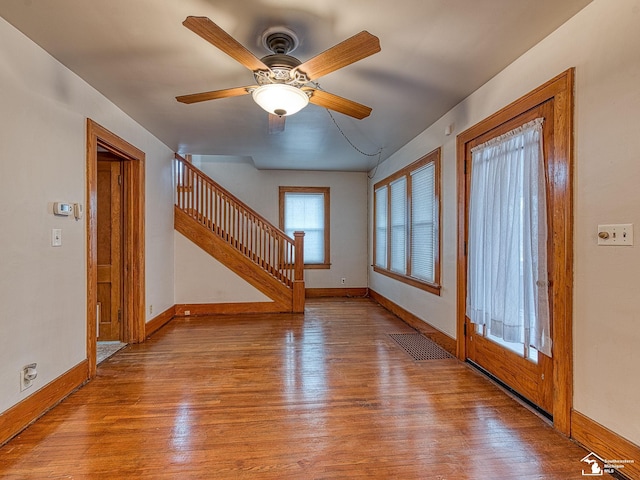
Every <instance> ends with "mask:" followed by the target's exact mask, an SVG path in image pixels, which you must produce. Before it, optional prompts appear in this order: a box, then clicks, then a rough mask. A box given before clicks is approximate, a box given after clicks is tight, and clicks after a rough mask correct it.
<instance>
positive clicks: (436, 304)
mask: <svg viewBox="0 0 640 480" xmlns="http://www.w3.org/2000/svg"><path fill="white" fill-rule="evenodd" d="M638 25H640V0H615V1H611V0H595V1H594V2H593V3H592V4H590V5H589V6H587V7H586V8H585V9H584V10H582V11H581V12H580V13H578V14H577V15H576V16H575V17H574V18H573V19H571V20H570V21H569V22H567V23H566V24H565V25H563V26H562V27H561V28H559V29H558V30H557V31H556V32H554V33H553V34H552V35H550V36H549V37H548V38H546V39H545V40H544V41H542V42H541V43H540V44H538V45H537V46H536V47H534V48H533V49H531V50H530V51H529V52H527V53H526V54H525V55H523V56H522V57H521V58H520V59H518V60H517V61H516V62H514V63H513V64H512V65H510V66H509V67H508V68H506V69H505V70H504V71H503V72H501V73H500V74H499V75H497V76H496V77H494V78H493V79H492V80H491V81H489V82H488V83H487V84H485V85H484V86H483V87H482V88H480V89H479V90H478V91H476V92H475V93H473V94H472V95H471V96H470V97H468V98H467V99H466V100H465V101H463V102H462V103H461V104H459V105H458V106H456V107H455V108H454V109H452V110H451V111H450V112H448V113H447V114H446V115H445V116H444V117H443V118H441V119H440V120H439V121H438V122H437V123H436V124H434V125H433V126H431V127H430V128H428V129H427V130H425V131H424V132H423V133H422V134H420V135H419V136H418V137H416V138H415V139H414V140H412V141H411V142H410V143H409V144H407V145H406V146H405V147H404V148H403V149H401V150H400V151H399V152H397V153H396V154H395V155H393V156H392V157H391V158H390V159H389V160H387V162H385V163H384V164H383V165H381V166H380V168H379V169H378V171H377V173H376V176H375V178H374V180H372V181H370V182H369V193H370V195H369V201H371V191H372V186H373V183H375V182H376V181H378V180H380V179H382V178H384V177H385V176H387V175H388V174H390V173H392V172H394V171H396V170H398V169H399V168H401V167H403V166H404V165H406V164H408V163H410V162H411V161H413V160H415V159H417V158H418V157H420V156H421V155H423V154H425V153H427V152H429V151H431V150H433V149H434V148H436V147H438V146H440V145H442V146H443V165H442V166H443V178H442V187H443V188H442V190H443V206H442V207H443V208H442V228H443V262H442V268H443V270H442V283H443V291H442V296H441V297H437V296H434V295H430V294H428V293H424V292H420V291H417V290H416V289H413V288H411V287H407V286H405V285H403V284H400V283H398V282H394V281H393V280H390V279H387V278H386V277H383V276H381V275H378V274H376V273H374V272H370V275H371V278H370V285H371V288H373V289H374V290H376V291H378V292H380V293H381V294H382V295H385V296H387V297H388V298H390V299H391V300H393V301H395V302H396V303H399V304H400V305H402V306H403V307H405V308H406V309H408V310H410V311H412V312H413V313H415V314H416V315H418V316H419V317H421V318H423V319H425V320H426V321H428V322H430V323H432V324H433V325H434V326H436V327H438V328H440V329H441V330H443V331H444V332H446V333H448V334H450V335H452V336H454V335H455V321H456V319H455V313H456V312H455V304H454V302H455V288H456V275H455V262H456V258H455V253H456V252H455V250H456V241H455V238H456V228H457V227H456V176H455V134H458V133H460V132H461V131H463V130H465V129H467V128H469V127H470V126H472V125H474V124H476V123H477V122H479V121H480V120H482V119H484V118H485V117H487V116H489V115H490V114H492V113H494V112H495V111H497V110H499V109H500V108H502V107H504V106H506V105H507V104H509V103H510V102H512V101H514V100H516V99H517V98H519V97H521V96H522V95H524V94H526V93H527V92H529V91H531V90H533V89H534V88H535V87H537V86H539V85H540V84H542V83H544V82H546V81H547V80H550V79H551V78H553V77H554V76H556V75H557V74H559V73H561V72H563V71H564V70H566V69H567V68H569V67H573V66H575V67H576V106H575V140H576V144H575V145H576V148H575V172H574V188H575V198H574V208H575V218H574V222H575V228H574V238H575V244H574V256H575V262H574V271H575V284H574V319H573V322H574V369H575V372H574V407H575V409H576V410H578V411H580V412H581V413H583V414H585V415H587V416H588V417H590V418H591V419H593V420H595V421H597V422H599V423H600V424H602V425H604V426H605V427H607V428H609V429H611V430H613V431H614V432H616V433H618V434H619V435H621V436H623V437H625V438H627V439H628V440H630V441H632V442H634V443H636V444H640V416H639V415H638V411H637V406H638V405H640V375H639V374H638V372H639V371H640V349H639V348H638V345H640V294H639V292H640V289H639V287H640V279H639V276H638V272H640V241H636V245H635V246H633V247H598V246H597V244H596V241H597V237H596V228H597V225H598V224H606V223H633V224H634V225H635V228H636V235H637V237H636V238H640V207H639V205H640V188H638V185H637V184H638V179H639V178H640V153H639V152H640V113H639V112H640V28H638ZM449 124H454V125H455V130H454V134H453V135H451V136H450V137H447V136H445V135H444V129H445V127H446V126H447V125H449ZM371 221H372V220H371V218H370V220H369V223H370V225H371Z"/></svg>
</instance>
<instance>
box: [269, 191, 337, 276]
mask: <svg viewBox="0 0 640 480" xmlns="http://www.w3.org/2000/svg"><path fill="white" fill-rule="evenodd" d="M280 228H281V229H282V230H284V232H285V233H286V234H287V235H289V236H290V237H293V232H296V231H303V232H304V265H305V268H330V265H331V263H330V261H329V187H280Z"/></svg>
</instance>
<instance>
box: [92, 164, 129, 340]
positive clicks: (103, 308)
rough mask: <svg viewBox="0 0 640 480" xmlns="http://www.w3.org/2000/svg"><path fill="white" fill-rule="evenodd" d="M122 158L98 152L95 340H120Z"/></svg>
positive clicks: (121, 297)
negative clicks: (96, 324)
mask: <svg viewBox="0 0 640 480" xmlns="http://www.w3.org/2000/svg"><path fill="white" fill-rule="evenodd" d="M122 179H123V174H122V162H121V161H120V160H119V159H118V158H117V157H115V156H114V155H112V154H110V153H98V182H97V183H98V189H97V215H96V217H97V223H98V245H97V247H98V248H97V253H98V289H97V297H98V298H97V299H98V332H97V334H98V335H97V337H98V341H110V340H111V341H115V340H122V315H123V301H122V300H123V295H122V286H123V274H122V273H123V272H122V265H123V260H122V253H123V248H122V241H123V228H122V225H123V221H122V218H123V215H122V211H123V208H122V207H123V202H122V191H123V188H122Z"/></svg>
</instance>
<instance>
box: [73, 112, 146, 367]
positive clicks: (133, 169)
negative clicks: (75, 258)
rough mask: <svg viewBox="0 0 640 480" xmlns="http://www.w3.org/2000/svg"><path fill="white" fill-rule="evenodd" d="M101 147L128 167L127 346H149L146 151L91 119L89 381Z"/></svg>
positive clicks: (92, 358) (92, 357) (93, 348)
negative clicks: (142, 344)
mask: <svg viewBox="0 0 640 480" xmlns="http://www.w3.org/2000/svg"><path fill="white" fill-rule="evenodd" d="M98 147H102V148H104V149H106V150H108V151H109V152H111V153H113V154H114V155H117V156H118V157H120V158H121V159H122V162H123V179H124V181H123V184H124V185H123V187H124V188H123V204H124V205H125V206H126V207H125V212H124V216H123V229H124V232H123V247H124V254H123V263H124V264H123V273H124V275H123V276H124V278H123V295H124V298H125V302H124V312H123V313H124V314H123V330H122V335H123V338H122V340H123V341H124V342H125V343H139V342H142V341H144V335H145V269H144V265H145V254H144V246H145V232H144V223H145V214H144V213H145V202H144V199H145V197H144V195H145V193H144V162H145V154H144V152H143V151H141V150H139V149H138V148H136V147H134V146H133V145H131V144H130V143H128V142H126V141H125V140H123V139H122V138H120V137H119V136H117V135H115V134H114V133H112V132H110V131H108V130H107V129H105V128H104V127H102V126H101V125H99V124H98V123H96V122H94V121H93V120H91V119H90V118H88V119H87V167H86V168H87V171H86V176H87V179H86V181H87V198H86V209H85V211H86V218H87V220H86V228H87V361H88V363H89V378H93V377H95V375H96V348H97V347H96V342H97V340H96V321H97V312H96V309H97V303H98V300H97V298H98V295H97V286H98V252H97V235H98V223H97V206H98V205H97V198H98V196H97V187H98Z"/></svg>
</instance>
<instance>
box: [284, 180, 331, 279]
mask: <svg viewBox="0 0 640 480" xmlns="http://www.w3.org/2000/svg"><path fill="white" fill-rule="evenodd" d="M330 190H331V188H330V187H287V186H281V187H279V212H280V213H279V227H280V229H281V230H283V231H284V198H285V195H286V194H287V193H315V194H318V193H321V194H322V195H323V196H324V262H322V263H305V264H304V268H305V269H306V270H314V269H325V270H326V269H329V268H331V246H330V242H329V240H330V238H331V234H330V225H331V221H330V220H331V215H330V213H331V210H330V207H331V201H330Z"/></svg>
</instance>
